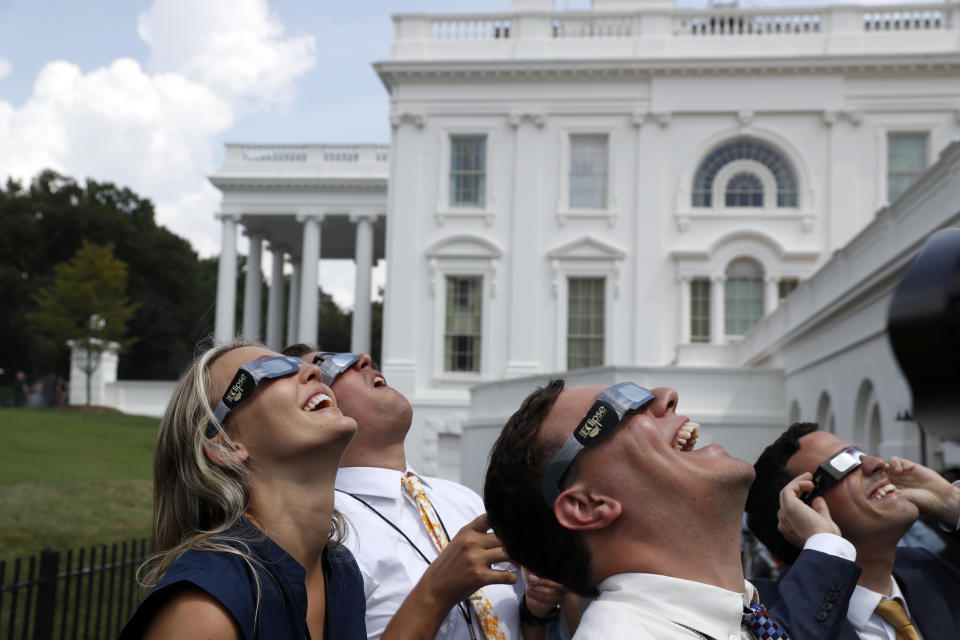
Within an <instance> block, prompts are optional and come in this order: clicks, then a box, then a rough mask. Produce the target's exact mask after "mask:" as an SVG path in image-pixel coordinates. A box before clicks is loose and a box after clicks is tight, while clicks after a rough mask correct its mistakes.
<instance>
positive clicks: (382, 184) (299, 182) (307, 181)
mask: <svg viewBox="0 0 960 640" xmlns="http://www.w3.org/2000/svg"><path fill="white" fill-rule="evenodd" d="M209 180H210V182H211V183H212V184H213V186H215V187H217V188H218V189H220V190H221V191H224V192H226V191H231V190H235V189H250V190H255V191H347V190H350V191H357V190H359V191H381V192H383V193H386V191H387V178H386V177H383V178H319V177H318V178H309V177H304V176H291V177H289V178H284V177H282V176H277V175H273V176H271V177H269V178H267V177H258V176H243V177H240V176H231V177H223V176H212V177H210V178H209Z"/></svg>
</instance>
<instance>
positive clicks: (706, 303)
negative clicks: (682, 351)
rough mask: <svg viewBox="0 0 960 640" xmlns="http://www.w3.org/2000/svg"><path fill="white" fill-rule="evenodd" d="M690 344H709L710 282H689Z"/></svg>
mask: <svg viewBox="0 0 960 640" xmlns="http://www.w3.org/2000/svg"><path fill="white" fill-rule="evenodd" d="M690 342H710V280H708V279H707V278H694V279H693V280H691V281H690Z"/></svg>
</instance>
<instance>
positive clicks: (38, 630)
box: [33, 547, 60, 640]
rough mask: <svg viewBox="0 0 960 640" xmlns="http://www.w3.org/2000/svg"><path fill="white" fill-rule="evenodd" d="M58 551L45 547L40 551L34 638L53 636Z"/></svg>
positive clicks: (36, 639) (38, 639)
mask: <svg viewBox="0 0 960 640" xmlns="http://www.w3.org/2000/svg"><path fill="white" fill-rule="evenodd" d="M59 570H60V551H59V550H57V548H56V547H46V548H45V549H44V550H43V551H41V552H40V573H39V575H38V576H37V612H36V614H35V617H34V623H33V639H34V640H51V639H52V638H53V617H54V612H55V611H56V606H57V572H58V571H59Z"/></svg>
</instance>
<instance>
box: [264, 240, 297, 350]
mask: <svg viewBox="0 0 960 640" xmlns="http://www.w3.org/2000/svg"><path fill="white" fill-rule="evenodd" d="M270 254H271V256H272V257H273V265H272V266H271V268H270V292H269V293H268V294H267V346H268V347H269V348H270V349H272V350H274V351H279V350H280V349H283V347H284V346H285V345H284V344H283V248H282V247H281V246H279V245H277V244H274V243H271V244H270ZM291 297H292V296H291Z"/></svg>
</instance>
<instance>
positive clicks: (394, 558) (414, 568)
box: [285, 348, 566, 640]
mask: <svg viewBox="0 0 960 640" xmlns="http://www.w3.org/2000/svg"><path fill="white" fill-rule="evenodd" d="M288 349H290V348H288ZM285 353H286V351H285ZM291 353H293V352H291ZM294 355H296V354H294ZM300 355H301V357H304V358H305V359H315V361H317V362H318V364H320V367H321V371H323V372H324V377H325V379H324V382H326V383H327V384H328V385H329V386H330V387H331V388H332V389H333V391H334V393H335V394H336V396H337V406H338V407H339V408H340V410H341V411H342V412H343V414H344V415H347V416H350V417H351V418H353V419H355V420H356V421H357V434H356V436H355V437H354V439H353V441H352V442H351V443H350V446H349V447H348V448H347V451H346V452H345V453H344V456H343V458H342V460H341V468H340V471H339V473H338V474H337V480H336V489H337V491H336V507H337V509H338V510H339V511H340V512H341V513H343V514H344V515H345V516H346V518H347V520H348V522H349V523H350V528H349V535H348V537H347V539H346V541H345V544H346V546H347V547H348V548H349V549H350V551H351V552H352V553H353V555H354V556H355V557H356V560H357V563H358V565H359V566H360V571H361V573H362V574H363V581H364V591H365V595H366V624H367V636H368V638H370V639H375V638H380V636H381V635H383V634H384V631H385V630H386V629H387V626H388V624H391V621H393V622H392V625H391V628H393V626H395V625H401V626H403V625H406V628H410V627H412V626H416V627H418V628H435V629H437V631H436V636H435V637H437V638H442V639H451V640H454V639H456V640H468V639H470V640H473V639H475V640H484V639H485V638H486V640H500V639H504V640H516V639H518V638H521V637H523V638H524V639H525V640H536V639H538V638H546V632H547V626H546V623H547V622H549V620H550V619H552V618H553V617H554V616H555V615H556V613H557V610H558V609H559V602H560V601H561V600H562V599H563V597H564V596H565V594H566V591H565V590H564V589H563V588H562V587H560V585H557V584H554V583H551V582H550V581H548V580H538V578H537V577H536V576H532V575H526V574H525V577H526V578H527V580H526V582H525V584H526V593H525V594H524V597H523V598H520V597H518V595H517V592H516V590H515V588H514V586H513V584H514V583H515V582H516V581H517V575H516V573H515V572H514V571H515V570H514V571H511V570H510V569H512V566H511V565H509V564H508V558H507V556H506V554H505V553H504V552H503V549H502V548H501V547H500V544H499V542H498V541H497V540H496V537H495V536H494V535H493V534H492V533H488V529H489V526H488V525H487V521H486V517H485V516H484V515H483V514H484V507H483V501H482V499H481V498H480V496H478V495H477V494H476V493H475V492H473V491H471V490H470V489H468V488H467V487H464V486H462V485H459V484H457V483H454V482H450V481H447V480H443V479H440V478H432V477H427V476H422V475H419V474H417V473H416V472H415V471H414V470H413V469H411V468H410V467H409V465H407V460H406V454H405V451H404V439H405V438H406V435H407V431H408V430H409V429H410V422H411V418H412V415H413V410H412V408H411V406H410V403H409V401H408V400H407V399H406V397H404V396H403V394H401V393H400V392H398V391H397V390H396V389H393V388H392V387H390V386H389V385H388V384H387V382H386V380H385V379H384V377H383V375H382V374H381V373H380V372H379V371H378V370H377V369H376V368H375V365H374V363H373V362H372V361H371V359H370V356H369V355H366V354H361V355H359V356H355V355H353V354H331V353H325V352H310V353H306V354H304V353H303V351H302V349H301V350H300ZM338 363H339V364H338ZM328 380H329V381H328ZM411 474H412V475H413V476H415V478H416V480H417V481H418V482H419V486H420V487H422V490H423V492H424V493H425V494H426V496H427V497H428V499H429V502H430V503H431V504H432V506H433V508H434V509H435V511H436V514H437V516H438V517H439V524H440V527H441V528H442V529H444V530H445V531H446V533H447V536H448V537H449V538H450V543H449V546H447V547H446V549H445V550H444V551H443V552H442V553H439V552H438V550H437V548H436V546H435V542H434V541H433V540H432V539H431V536H430V533H429V531H428V528H427V527H428V525H425V523H424V521H423V517H422V516H421V513H420V511H419V508H418V504H417V502H416V500H415V499H413V497H412V496H411V494H410V493H409V492H408V490H407V489H405V488H404V486H403V482H402V478H403V477H404V476H405V475H411ZM458 532H459V533H458ZM491 565H497V566H496V567H491ZM428 568H429V571H428ZM484 585H487V586H484ZM480 587H483V589H482V591H483V594H484V596H485V597H486V599H487V600H488V601H489V603H490V605H492V608H493V612H494V616H492V617H493V618H494V619H495V620H494V621H493V622H491V621H490V619H489V618H486V617H485V618H484V619H482V620H481V619H479V617H478V614H477V612H476V610H475V605H471V604H469V603H468V602H467V601H468V598H471V594H473V593H474V592H475V591H476V590H477V589H478V588H480ZM408 597H410V598H416V599H417V601H418V602H419V603H420V606H419V607H418V608H417V610H419V612H420V614H419V617H418V619H416V620H413V619H411V620H394V614H395V613H396V612H397V610H398V609H399V608H400V605H401V603H403V602H404V600H405V599H406V598H408ZM521 618H523V619H521ZM431 620H432V622H431ZM425 621H426V622H427V623H426V624H424V623H425ZM490 626H493V627H494V628H492V629H491V628H490ZM497 628H499V630H497ZM425 637H434V636H433V634H432V633H431V634H428V635H427V636H425Z"/></svg>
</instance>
